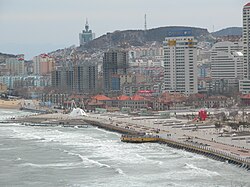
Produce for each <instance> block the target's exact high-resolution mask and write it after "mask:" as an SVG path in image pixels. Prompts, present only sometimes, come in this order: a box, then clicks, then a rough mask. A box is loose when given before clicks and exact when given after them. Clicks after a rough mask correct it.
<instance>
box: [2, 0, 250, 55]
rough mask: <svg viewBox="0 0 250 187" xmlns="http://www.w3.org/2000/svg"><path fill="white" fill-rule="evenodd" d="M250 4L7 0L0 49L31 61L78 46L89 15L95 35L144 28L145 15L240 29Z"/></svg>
mask: <svg viewBox="0 0 250 187" xmlns="http://www.w3.org/2000/svg"><path fill="white" fill-rule="evenodd" d="M247 2H249V1H248V0H240V1H239V0H237V1H236V0H227V1H226V0H220V1H215V0H211V1H198V0H190V1H188V2H187V1H183V0H177V1H174V2H172V1H171V2H165V1H163V0H156V1H146V2H145V1H142V0H137V1H132V0H128V1H119V2H117V1H114V0H108V1H97V0H93V1H91V2H88V1H80V0H76V1H74V2H73V3H72V1H68V0H62V1H58V0H54V1H48V0H44V1H31V0H22V1H17V0H8V1H7V0H3V1H1V2H0V24H1V25H2V27H1V35H0V41H1V44H0V52H4V53H14V54H19V53H24V54H25V58H26V59H31V58H32V57H33V56H35V55H39V54H40V53H43V52H50V51H52V50H56V49H59V48H65V47H69V46H71V45H77V46H78V45H79V42H78V34H79V33H80V32H81V31H82V30H83V29H84V25H85V20H86V18H88V20H89V25H90V28H91V29H92V30H93V32H95V33H96V36H97V37H99V36H101V35H103V34H105V33H107V32H113V31H115V30H128V29H144V14H147V28H148V29H150V28H156V27H161V26H172V25H180V26H194V27H201V28H207V29H208V30H209V31H210V32H212V30H213V27H214V30H215V31H217V30H220V29H222V28H226V27H231V26H240V27H241V26H242V14H241V12H242V7H243V5H244V4H246V3H247ZM143 3H144V4H143ZM180 5H181V6H180ZM105 7H106V8H105ZM204 7H205V9H204ZM211 10H212V11H211ZM180 12H183V14H180ZM127 13H129V14H127ZM197 15H199V16H197Z"/></svg>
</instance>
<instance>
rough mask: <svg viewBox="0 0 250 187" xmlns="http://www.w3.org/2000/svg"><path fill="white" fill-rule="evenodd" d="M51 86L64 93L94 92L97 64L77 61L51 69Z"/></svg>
mask: <svg viewBox="0 0 250 187" xmlns="http://www.w3.org/2000/svg"><path fill="white" fill-rule="evenodd" d="M51 81H52V82H51V84H52V87H53V88H55V89H58V90H60V91H63V92H66V93H72V92H74V93H94V92H95V90H96V83H97V65H96V64H95V63H93V62H79V63H77V64H71V65H68V66H66V67H65V66H63V67H59V68H57V69H55V70H54V71H52V74H51Z"/></svg>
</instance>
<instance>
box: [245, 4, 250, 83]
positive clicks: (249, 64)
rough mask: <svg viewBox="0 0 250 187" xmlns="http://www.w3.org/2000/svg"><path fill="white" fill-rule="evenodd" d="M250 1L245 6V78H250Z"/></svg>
mask: <svg viewBox="0 0 250 187" xmlns="http://www.w3.org/2000/svg"><path fill="white" fill-rule="evenodd" d="M249 40H250V3H247V4H246V5H245V6H244V7H243V54H244V79H250V46H249Z"/></svg>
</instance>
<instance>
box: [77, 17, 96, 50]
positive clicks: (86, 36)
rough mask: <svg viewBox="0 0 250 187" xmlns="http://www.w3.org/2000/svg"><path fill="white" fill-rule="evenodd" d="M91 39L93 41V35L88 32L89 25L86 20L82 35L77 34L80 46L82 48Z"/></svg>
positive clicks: (90, 31)
mask: <svg viewBox="0 0 250 187" xmlns="http://www.w3.org/2000/svg"><path fill="white" fill-rule="evenodd" d="M93 39H95V33H92V30H89V23H88V20H86V24H85V30H83V31H82V33H80V34H79V42H80V46H83V45H84V44H85V43H87V42H89V41H91V40H93Z"/></svg>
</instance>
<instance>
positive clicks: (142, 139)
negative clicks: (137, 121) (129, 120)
mask: <svg viewBox="0 0 250 187" xmlns="http://www.w3.org/2000/svg"><path fill="white" fill-rule="evenodd" d="M121 141H122V142H127V143H146V142H158V141H159V136H150V135H144V136H139V135H122V136H121Z"/></svg>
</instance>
